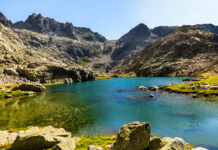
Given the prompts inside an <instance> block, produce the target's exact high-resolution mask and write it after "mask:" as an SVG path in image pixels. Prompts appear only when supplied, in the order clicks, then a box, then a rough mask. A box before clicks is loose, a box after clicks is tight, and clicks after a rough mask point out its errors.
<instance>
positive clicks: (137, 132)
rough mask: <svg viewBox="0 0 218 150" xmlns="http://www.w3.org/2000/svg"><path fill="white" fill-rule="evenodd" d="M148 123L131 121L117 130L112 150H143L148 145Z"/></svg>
mask: <svg viewBox="0 0 218 150" xmlns="http://www.w3.org/2000/svg"><path fill="white" fill-rule="evenodd" d="M150 132H151V128H150V124H149V123H146V122H145V123H140V122H132V123H129V124H127V125H124V126H122V127H121V129H120V130H119V133H118V136H117V140H116V142H114V144H113V146H112V149H113V150H144V149H146V148H147V147H148V146H149V140H150Z"/></svg>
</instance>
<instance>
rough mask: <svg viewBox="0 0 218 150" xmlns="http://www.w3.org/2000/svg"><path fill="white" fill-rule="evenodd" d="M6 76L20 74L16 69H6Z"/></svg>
mask: <svg viewBox="0 0 218 150" xmlns="http://www.w3.org/2000/svg"><path fill="white" fill-rule="evenodd" d="M4 74H7V75H10V76H18V75H19V74H18V73H17V72H16V70H14V69H5V70H4Z"/></svg>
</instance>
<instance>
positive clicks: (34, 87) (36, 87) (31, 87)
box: [13, 84, 46, 92]
mask: <svg viewBox="0 0 218 150" xmlns="http://www.w3.org/2000/svg"><path fill="white" fill-rule="evenodd" d="M13 90H21V91H33V92H42V91H45V90H46V88H45V87H44V86H43V85H41V84H21V85H20V86H18V87H15V88H14V89H13Z"/></svg>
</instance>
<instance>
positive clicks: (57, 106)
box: [0, 77, 218, 150]
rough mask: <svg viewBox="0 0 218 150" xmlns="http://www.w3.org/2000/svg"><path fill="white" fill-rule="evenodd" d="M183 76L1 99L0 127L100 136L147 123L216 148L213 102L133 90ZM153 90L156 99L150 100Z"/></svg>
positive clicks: (78, 85) (217, 133) (176, 80)
mask: <svg viewBox="0 0 218 150" xmlns="http://www.w3.org/2000/svg"><path fill="white" fill-rule="evenodd" d="M182 79H183V78H179V77H176V78H121V79H109V80H98V81H89V82H82V83H74V84H71V85H59V86H53V87H49V88H48V92H47V93H43V94H40V95H36V96H33V97H25V98H19V99H16V100H7V101H0V130H4V129H10V128H25V127H27V126H33V125H34V126H36V125H38V126H46V125H53V126H55V127H64V128H65V129H66V130H68V131H71V132H72V133H74V134H88V135H104V134H115V133H117V131H118V129H119V128H120V127H121V126H122V125H123V124H126V123H128V122H132V121H142V122H145V121H148V122H150V123H151V126H152V133H153V134H156V135H160V136H170V137H182V138H184V139H185V140H186V141H188V142H190V143H192V144H194V145H197V146H204V147H207V148H209V149H211V150H213V149H218V140H217V139H218V104H217V103H211V102H208V101H203V100H201V99H192V98H191V97H190V96H187V95H179V94H173V93H171V94H168V93H167V92H163V93H158V92H157V93H156V92H150V91H138V90H137V89H136V88H137V86H140V85H145V86H153V85H167V84H170V83H180V82H182ZM123 90H124V91H123ZM151 93H153V94H154V95H155V98H154V99H151V98H148V95H149V94H151Z"/></svg>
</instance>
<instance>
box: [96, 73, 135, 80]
mask: <svg viewBox="0 0 218 150" xmlns="http://www.w3.org/2000/svg"><path fill="white" fill-rule="evenodd" d="M130 77H136V75H135V73H128V74H120V75H109V74H107V73H104V74H102V75H99V76H98V77H96V80H105V79H114V78H130Z"/></svg>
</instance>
